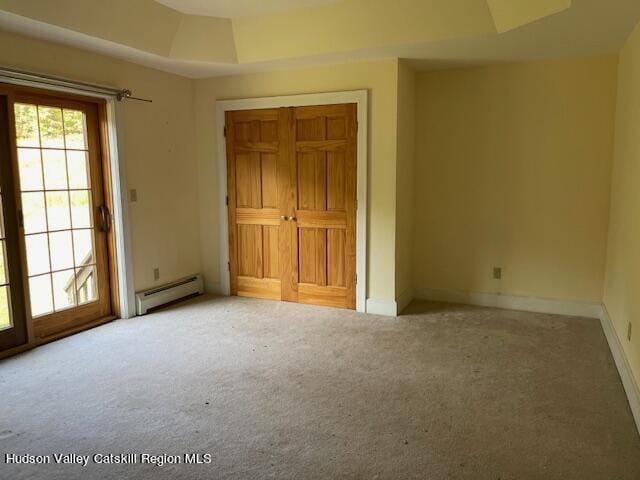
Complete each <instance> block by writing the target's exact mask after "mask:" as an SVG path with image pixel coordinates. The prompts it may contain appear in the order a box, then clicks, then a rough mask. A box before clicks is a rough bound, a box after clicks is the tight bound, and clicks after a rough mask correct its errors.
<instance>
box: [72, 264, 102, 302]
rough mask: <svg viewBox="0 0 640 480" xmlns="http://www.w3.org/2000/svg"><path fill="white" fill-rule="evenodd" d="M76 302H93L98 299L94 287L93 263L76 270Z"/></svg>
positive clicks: (94, 271) (94, 273) (94, 270)
mask: <svg viewBox="0 0 640 480" xmlns="http://www.w3.org/2000/svg"><path fill="white" fill-rule="evenodd" d="M76 285H77V287H76V288H77V289H78V304H83V303H89V302H93V301H95V300H97V299H98V291H97V287H96V267H95V266H94V265H91V266H86V267H83V268H78V269H77V270H76Z"/></svg>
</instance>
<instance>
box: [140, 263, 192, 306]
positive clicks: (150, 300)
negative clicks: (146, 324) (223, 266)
mask: <svg viewBox="0 0 640 480" xmlns="http://www.w3.org/2000/svg"><path fill="white" fill-rule="evenodd" d="M203 292H204V285H203V282H202V275H200V274H199V273H198V274H196V275H192V276H190V277H185V278H181V279H180V280H176V281H175V282H172V283H169V284H167V285H162V286H160V287H154V288H151V289H149V290H145V291H144V292H138V293H136V313H137V314H138V315H144V314H145V313H147V312H148V311H149V310H150V309H152V308H155V307H159V306H160V305H164V304H166V303H169V302H173V301H175V300H180V299H181V298H185V297H188V296H190V295H196V294H202V293H203Z"/></svg>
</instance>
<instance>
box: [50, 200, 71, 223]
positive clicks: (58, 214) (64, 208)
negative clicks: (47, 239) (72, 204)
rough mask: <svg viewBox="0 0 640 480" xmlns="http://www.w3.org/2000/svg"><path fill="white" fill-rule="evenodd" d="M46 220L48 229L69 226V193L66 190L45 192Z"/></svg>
mask: <svg viewBox="0 0 640 480" xmlns="http://www.w3.org/2000/svg"><path fill="white" fill-rule="evenodd" d="M47 220H48V222H49V230H64V229H68V228H71V219H70V218H69V194H68V193H67V192H47Z"/></svg>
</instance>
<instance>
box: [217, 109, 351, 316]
mask: <svg viewBox="0 0 640 480" xmlns="http://www.w3.org/2000/svg"><path fill="white" fill-rule="evenodd" d="M356 129H357V122H356V105H355V104H343V105H322V106H310V107H287V108H276V109H265V110H242V111H235V112H227V115H226V143H227V182H228V213H229V257H230V263H229V271H230V276H231V294H232V295H240V296H248V297H257V298H269V299H276V300H285V301H290V302H300V303H312V304H318V305H329V306H334V307H343V308H351V309H353V308H355V283H356V276H355V260H356V252H355V235H356V230H355V225H356Z"/></svg>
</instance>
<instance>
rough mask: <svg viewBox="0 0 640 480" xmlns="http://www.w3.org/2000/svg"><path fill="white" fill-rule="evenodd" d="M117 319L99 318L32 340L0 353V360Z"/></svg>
mask: <svg viewBox="0 0 640 480" xmlns="http://www.w3.org/2000/svg"><path fill="white" fill-rule="evenodd" d="M117 318H118V317H117V316H116V315H110V316H108V317H104V318H99V319H98V320H93V321H91V322H88V323H85V324H84V325H80V326H78V327H73V328H70V329H68V330H64V331H62V332H58V333H54V334H53V335H49V336H47V337H38V338H34V339H33V340H32V341H31V342H28V343H25V344H23V345H18V346H17V347H13V348H10V349H8V350H5V351H3V352H0V360H2V359H5V358H9V357H12V356H14V355H17V354H19V353H22V352H26V351H27V350H31V349H33V348H36V347H39V346H41V345H46V344H47V343H50V342H53V341H55V340H60V339H61V338H64V337H70V336H71V335H75V334H76V333H80V332H84V331H85V330H89V329H91V328H94V327H99V326H100V325H104V324H106V323H109V322H112V321H114V320H116V319H117Z"/></svg>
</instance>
